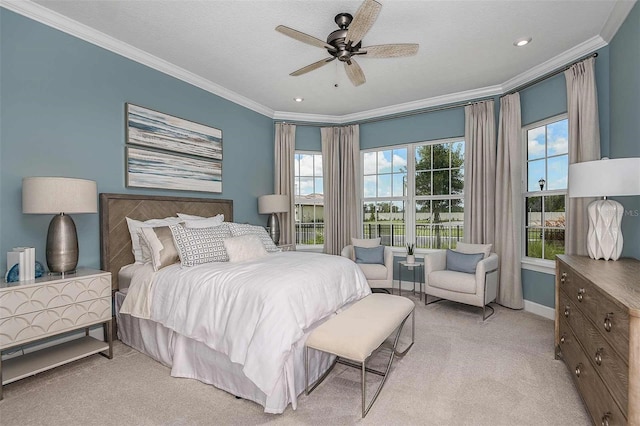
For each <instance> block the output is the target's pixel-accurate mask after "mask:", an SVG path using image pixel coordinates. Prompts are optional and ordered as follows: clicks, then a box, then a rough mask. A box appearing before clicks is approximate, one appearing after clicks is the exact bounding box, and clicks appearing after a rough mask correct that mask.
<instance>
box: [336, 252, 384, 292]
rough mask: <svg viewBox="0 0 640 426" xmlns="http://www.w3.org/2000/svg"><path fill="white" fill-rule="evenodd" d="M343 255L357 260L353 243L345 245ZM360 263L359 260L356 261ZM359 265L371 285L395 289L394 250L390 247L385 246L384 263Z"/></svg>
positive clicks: (372, 286)
mask: <svg viewBox="0 0 640 426" xmlns="http://www.w3.org/2000/svg"><path fill="white" fill-rule="evenodd" d="M341 255H342V256H343V257H348V258H349V259H351V260H353V261H354V262H355V261H356V256H355V251H354V247H353V245H348V246H345V247H344V248H343V249H342V253H341ZM356 263H358V262H356ZM358 266H359V267H360V269H361V270H362V272H363V273H364V276H365V277H366V278H367V282H368V283H369V287H371V288H372V289H373V288H384V289H389V290H392V289H393V251H392V250H391V249H390V248H389V247H385V248H384V263H383V264H380V263H358Z"/></svg>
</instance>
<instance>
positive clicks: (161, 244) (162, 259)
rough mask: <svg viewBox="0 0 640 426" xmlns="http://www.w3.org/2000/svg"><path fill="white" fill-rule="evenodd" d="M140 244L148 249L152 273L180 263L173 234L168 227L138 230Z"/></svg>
mask: <svg viewBox="0 0 640 426" xmlns="http://www.w3.org/2000/svg"><path fill="white" fill-rule="evenodd" d="M140 244H141V245H142V247H144V246H145V245H146V246H147V247H148V250H149V256H150V258H151V260H150V261H151V265H152V266H153V270H154V271H158V270H160V269H162V268H164V267H166V266H169V265H173V264H174V263H178V262H180V256H179V255H178V249H177V248H176V245H175V243H174V242H173V233H172V232H171V229H169V227H168V226H156V227H153V228H147V227H145V228H140Z"/></svg>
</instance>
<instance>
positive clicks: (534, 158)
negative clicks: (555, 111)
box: [527, 119, 569, 192]
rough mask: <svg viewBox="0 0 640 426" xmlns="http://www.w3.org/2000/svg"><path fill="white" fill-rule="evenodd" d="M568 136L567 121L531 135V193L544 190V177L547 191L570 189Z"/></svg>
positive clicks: (528, 146)
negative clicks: (542, 180)
mask: <svg viewBox="0 0 640 426" xmlns="http://www.w3.org/2000/svg"><path fill="white" fill-rule="evenodd" d="M568 134H569V130H568V126H567V120H566V119H565V120H560V121H557V122H555V123H551V124H548V125H546V126H540V127H536V128H534V129H531V130H529V131H528V132H527V160H528V162H527V191H529V192H535V191H540V186H539V184H538V181H539V180H540V179H541V178H542V179H544V180H545V181H546V183H545V186H544V189H545V190H554V189H566V188H567V176H568V169H569V159H568V155H567V153H568V148H569V135H568ZM545 142H546V143H545ZM545 150H546V155H547V157H549V158H547V159H546V160H545V158H544V157H545ZM545 168H546V172H545Z"/></svg>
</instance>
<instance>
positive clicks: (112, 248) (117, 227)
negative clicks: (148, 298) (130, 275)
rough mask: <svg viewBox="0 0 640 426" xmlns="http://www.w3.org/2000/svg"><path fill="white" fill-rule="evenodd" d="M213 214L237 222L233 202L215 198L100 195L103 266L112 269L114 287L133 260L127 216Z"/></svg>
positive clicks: (115, 288)
mask: <svg viewBox="0 0 640 426" xmlns="http://www.w3.org/2000/svg"><path fill="white" fill-rule="evenodd" d="M178 212H179V213H186V214H193V215H198V216H204V217H211V216H215V215H217V214H224V220H225V221H227V222H232V221H233V201H232V200H221V199H213V198H188V197H165V196H154V195H138V194H100V268H101V269H102V270H103V271H108V272H111V277H112V281H111V286H112V289H113V290H117V289H118V288H119V287H118V271H120V268H122V267H123V266H125V265H128V264H130V263H133V253H132V251H131V237H130V235H129V228H128V227H127V220H126V219H125V218H126V217H129V218H131V219H136V220H148V219H160V218H165V217H169V216H175V215H176V213H178Z"/></svg>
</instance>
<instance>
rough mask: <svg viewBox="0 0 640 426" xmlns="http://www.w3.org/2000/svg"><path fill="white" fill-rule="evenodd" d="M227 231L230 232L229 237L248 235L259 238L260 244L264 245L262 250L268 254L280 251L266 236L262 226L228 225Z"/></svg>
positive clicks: (267, 235)
mask: <svg viewBox="0 0 640 426" xmlns="http://www.w3.org/2000/svg"><path fill="white" fill-rule="evenodd" d="M229 229H230V230H231V235H233V236H234V237H239V236H241V235H249V234H253V235H256V236H258V238H260V241H262V244H264V248H265V249H266V250H267V251H268V252H274V251H280V249H279V248H278V247H277V246H276V245H275V243H274V242H273V240H272V239H271V237H270V236H269V234H267V230H266V229H264V228H263V227H262V226H257V225H249V224H246V223H233V222H232V223H230V224H229Z"/></svg>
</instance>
